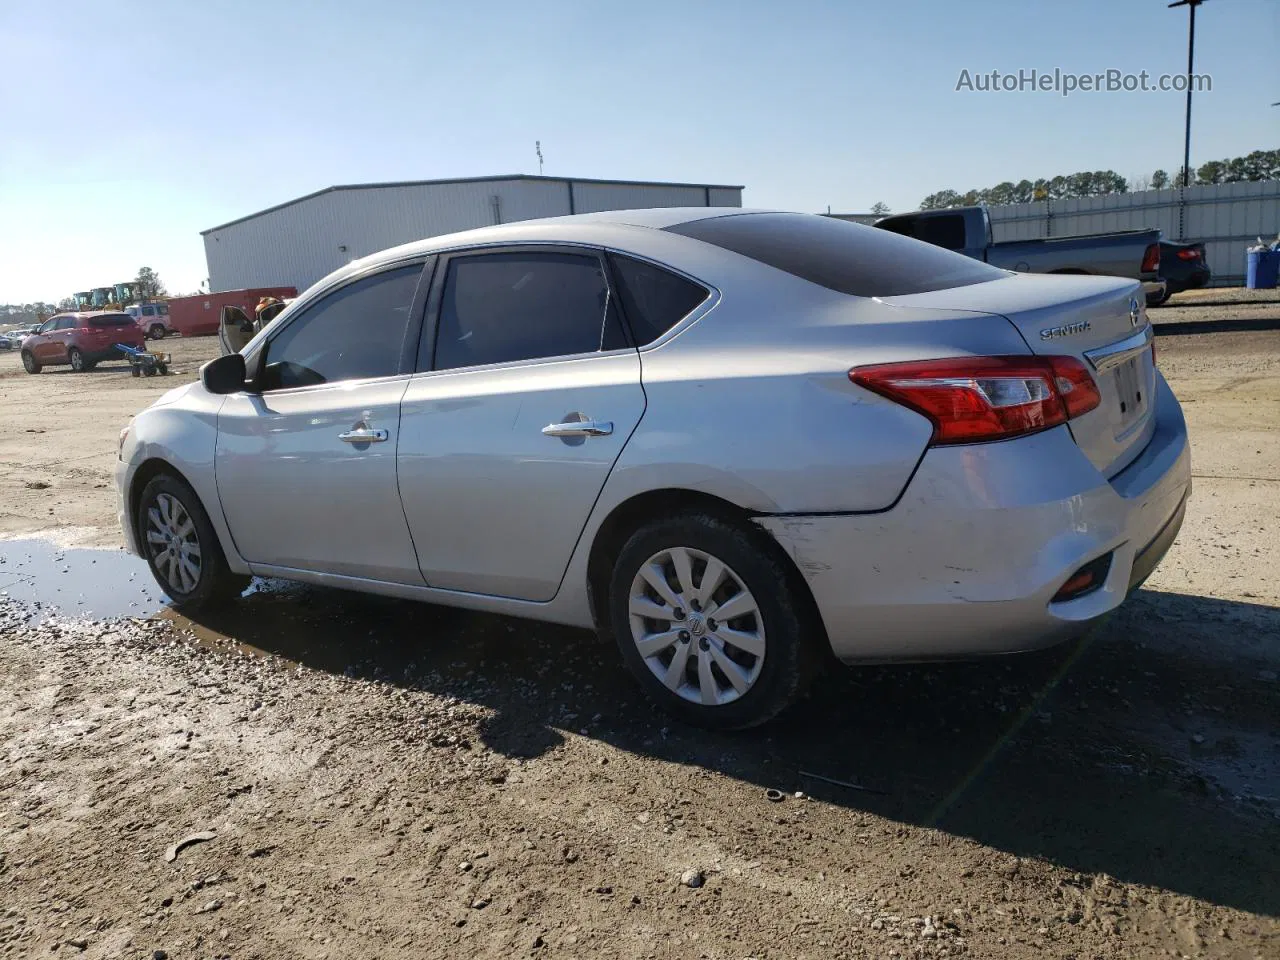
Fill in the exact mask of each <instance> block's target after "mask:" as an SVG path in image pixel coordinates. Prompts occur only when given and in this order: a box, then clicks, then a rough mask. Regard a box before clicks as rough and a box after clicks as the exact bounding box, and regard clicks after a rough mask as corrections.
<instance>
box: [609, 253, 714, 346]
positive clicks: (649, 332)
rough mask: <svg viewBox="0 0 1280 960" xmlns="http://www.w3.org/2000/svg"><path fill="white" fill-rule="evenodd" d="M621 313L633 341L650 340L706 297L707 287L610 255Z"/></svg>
mask: <svg viewBox="0 0 1280 960" xmlns="http://www.w3.org/2000/svg"><path fill="white" fill-rule="evenodd" d="M609 265H610V266H611V267H612V268H613V279H614V282H615V283H616V284H617V287H618V299H619V300H621V301H622V312H623V313H624V314H625V315H626V318H627V324H628V325H629V326H630V327H631V332H632V334H634V335H635V338H636V343H638V344H639V345H640V346H644V345H645V344H646V343H652V342H653V341H654V340H657V339H658V338H659V337H660V336H662V335H663V334H664V333H666V332H667V331H668V330H670V329H671V328H672V327H674V326H675V325H676V324H677V323H679V322H680V321H681V320H683V319H684V318H685V317H687V316H688V315H689V314H690V313H692V312H693V309H694V307H696V306H698V304H700V303H702V301H704V300H706V299H707V296H708V292H707V288H706V287H703V286H701V285H700V284H697V283H694V282H693V281H692V280H686V279H685V278H684V277H680V276H677V275H676V274H674V273H672V272H671V271H670V270H663V269H662V268H661V267H657V266H654V265H653V264H651V263H645V262H644V261H643V260H636V259H634V258H633V257H625V256H622V255H620V254H616V253H611V254H609Z"/></svg>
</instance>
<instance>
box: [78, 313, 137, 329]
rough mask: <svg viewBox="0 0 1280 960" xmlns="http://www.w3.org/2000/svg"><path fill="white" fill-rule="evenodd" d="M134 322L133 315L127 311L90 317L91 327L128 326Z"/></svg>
mask: <svg viewBox="0 0 1280 960" xmlns="http://www.w3.org/2000/svg"><path fill="white" fill-rule="evenodd" d="M134 323H135V321H134V319H133V317H131V316H129V315H128V314H127V313H113V314H109V315H108V316H105V317H90V318H89V326H91V327H128V326H132V325H133V324H134Z"/></svg>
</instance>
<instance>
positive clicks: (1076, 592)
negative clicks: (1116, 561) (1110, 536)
mask: <svg viewBox="0 0 1280 960" xmlns="http://www.w3.org/2000/svg"><path fill="white" fill-rule="evenodd" d="M1110 570H1111V554H1109V553H1108V554H1106V555H1104V556H1101V557H1099V558H1098V559H1097V560H1090V561H1089V562H1088V563H1086V564H1085V565H1084V566H1083V567H1081V568H1080V569H1079V570H1077V571H1076V572H1075V573H1073V574H1072V575H1071V576H1069V577H1067V582H1066V583H1064V584H1063V585H1062V588H1061V589H1060V590H1058V592H1057V593H1055V594H1054V595H1053V600H1052V601H1051V602H1052V603H1062V602H1064V601H1066V600H1076V599H1078V598H1080V597H1083V596H1084V595H1085V594H1086V593H1092V592H1093V591H1094V590H1097V589H1098V588H1099V587H1101V586H1102V585H1103V584H1104V583H1106V582H1107V574H1108V573H1109V572H1110Z"/></svg>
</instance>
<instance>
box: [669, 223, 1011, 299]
mask: <svg viewBox="0 0 1280 960" xmlns="http://www.w3.org/2000/svg"><path fill="white" fill-rule="evenodd" d="M665 229H666V230H667V231H669V232H671V233H679V234H682V235H683V236H686V237H693V238H694V239H695V240H702V241H705V242H706V243H710V244H713V245H714V246H717V247H722V248H723V249H725V250H731V251H733V252H734V253H738V254H741V255H742V256H744V257H750V258H751V259H753V260H758V261H760V262H761V263H764V264H767V265H769V266H771V267H775V268H777V269H778V270H785V271H786V272H787V273H790V274H792V275H794V276H797V277H800V278H801V279H803V280H808V281H809V282H811V283H816V284H818V285H819V286H823V287H826V288H827V289H829V290H835V291H837V292H839V293H847V294H852V295H854V296H858V297H896V296H902V295H905V294H911V293H926V292H928V291H930V290H944V289H946V288H948V287H963V286H968V285H969V284H972V283H985V282H987V281H988V280H999V279H1000V278H1001V277H1005V276H1008V274H1007V272H1006V271H1004V270H1000V269H998V268H996V267H992V266H988V265H987V264H985V263H982V262H981V261H979V260H972V259H970V258H969V257H966V256H963V255H961V254H958V253H952V252H951V251H950V250H943V249H942V248H941V247H936V246H933V245H930V244H926V243H921V242H919V241H917V240H912V239H910V238H908V237H903V236H899V235H898V234H896V233H891V232H890V231H888V230H879V229H876V228H875V227H864V226H862V225H861V224H857V223H849V222H847V221H845V220H836V219H833V218H831V217H818V216H812V215H808V214H802V213H744V214H736V215H729V216H723V217H712V218H709V219H706V220H693V221H690V222H688V223H678V224H676V225H674V226H671V227H666V228H665Z"/></svg>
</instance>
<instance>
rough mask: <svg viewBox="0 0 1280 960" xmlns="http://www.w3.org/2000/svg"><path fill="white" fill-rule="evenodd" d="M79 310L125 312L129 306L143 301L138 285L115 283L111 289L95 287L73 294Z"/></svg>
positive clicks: (128, 282)
mask: <svg viewBox="0 0 1280 960" xmlns="http://www.w3.org/2000/svg"><path fill="white" fill-rule="evenodd" d="M73 299H74V300H75V302H76V309H77V310H123V309H124V308H125V307H126V306H127V305H128V304H131V303H134V302H135V301H137V300H139V299H141V297H140V296H139V291H138V285H137V284H136V283H134V282H133V281H132V280H129V281H126V282H125V283H113V284H112V285H111V286H109V287H94V288H93V289H92V290H82V291H80V292H79V293H76V294H73Z"/></svg>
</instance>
